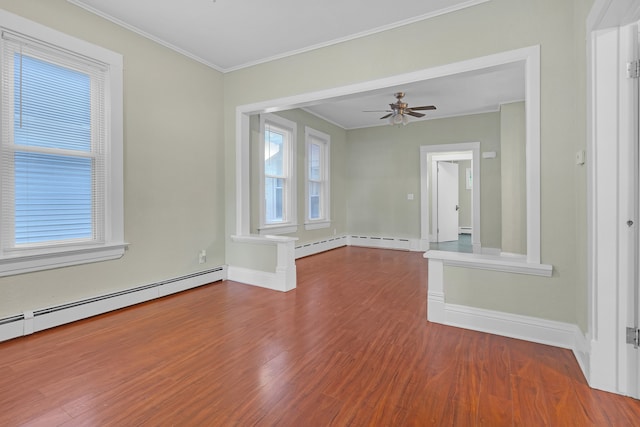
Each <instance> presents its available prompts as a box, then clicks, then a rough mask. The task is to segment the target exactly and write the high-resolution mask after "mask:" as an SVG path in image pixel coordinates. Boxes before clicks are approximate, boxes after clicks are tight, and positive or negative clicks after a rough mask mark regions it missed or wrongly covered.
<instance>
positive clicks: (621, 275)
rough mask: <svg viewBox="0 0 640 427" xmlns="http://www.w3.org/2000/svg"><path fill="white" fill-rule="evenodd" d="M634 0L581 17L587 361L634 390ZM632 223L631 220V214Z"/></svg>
mask: <svg viewBox="0 0 640 427" xmlns="http://www.w3.org/2000/svg"><path fill="white" fill-rule="evenodd" d="M639 19H640V0H618V1H615V2H614V1H612V0H596V2H595V3H594V5H593V7H592V9H591V12H590V14H589V18H588V20H587V61H588V64H587V65H588V66H587V83H588V84H587V111H588V114H587V205H588V209H587V266H588V267H587V268H588V270H587V286H588V298H589V300H588V331H587V336H586V338H587V340H588V345H589V361H588V364H587V366H588V369H586V372H585V375H586V377H587V379H588V381H589V385H590V386H591V387H593V388H597V389H601V390H606V391H610V392H613V393H619V394H625V395H632V396H636V397H638V383H637V382H638V381H637V372H636V369H637V354H636V353H634V352H633V351H631V350H630V349H629V346H628V345H627V344H626V327H627V326H631V325H629V324H628V321H629V319H630V317H631V315H632V313H630V308H631V306H632V305H630V301H632V300H633V288H632V280H633V279H632V275H630V273H631V272H632V271H633V268H634V265H633V264H634V263H635V262H636V260H637V254H633V253H631V254H629V249H630V248H631V247H632V246H631V245H632V242H633V236H634V233H636V232H637V230H631V229H629V227H627V225H626V221H627V220H628V219H630V218H632V217H633V215H634V214H633V210H634V209H635V207H634V206H633V202H632V199H633V197H629V196H630V194H629V191H633V190H632V189H630V188H629V187H630V186H629V185H628V183H629V182H630V181H631V180H632V179H633V176H634V166H633V165H632V164H631V165H630V163H629V160H630V159H631V158H632V152H633V150H632V148H633V143H634V142H633V141H634V137H635V130H634V126H635V124H634V123H635V122H636V121H637V120H638V118H637V114H636V117H633V115H634V114H635V113H634V112H635V107H634V106H633V101H632V98H633V94H632V92H631V91H632V89H633V85H634V82H633V81H631V80H630V79H628V78H627V77H626V62H629V61H631V60H633V59H636V58H634V56H635V52H633V48H632V45H633V43H632V40H633V38H634V37H635V34H633V32H634V31H635V30H634V29H633V28H631V27H630V25H629V24H630V23H633V22H636V21H638V20H639ZM635 222H636V224H637V222H638V221H637V220H636V221H635Z"/></svg>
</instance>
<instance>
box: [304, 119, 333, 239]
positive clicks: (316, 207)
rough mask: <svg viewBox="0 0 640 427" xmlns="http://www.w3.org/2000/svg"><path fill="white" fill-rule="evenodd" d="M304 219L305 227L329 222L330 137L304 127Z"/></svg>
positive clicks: (323, 225) (324, 225)
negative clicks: (305, 181)
mask: <svg viewBox="0 0 640 427" xmlns="http://www.w3.org/2000/svg"><path fill="white" fill-rule="evenodd" d="M305 142H306V180H307V185H306V220H305V229H307V230H310V229H316V228H326V227H328V226H329V224H330V221H331V220H330V204H329V202H330V182H329V148H330V145H331V137H330V136H329V135H327V134H325V133H323V132H320V131H317V130H315V129H312V128H310V127H306V128H305Z"/></svg>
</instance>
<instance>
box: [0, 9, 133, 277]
mask: <svg viewBox="0 0 640 427" xmlns="http://www.w3.org/2000/svg"><path fill="white" fill-rule="evenodd" d="M0 31H9V32H12V33H18V34H21V35H22V36H25V37H28V38H30V39H33V40H35V41H36V42H38V43H42V44H45V45H48V46H49V47H52V48H54V49H60V50H61V51H65V52H67V53H72V54H74V55H78V56H80V57H83V58H87V59H89V60H91V61H95V62H98V63H101V64H103V65H104V66H105V69H106V71H105V94H104V105H103V107H104V112H105V118H104V119H105V124H106V126H105V134H106V135H105V152H106V157H105V168H104V169H105V172H104V177H103V179H104V187H105V192H104V193H105V200H104V212H103V215H104V218H105V219H104V229H103V230H101V231H102V232H103V233H104V238H103V239H102V240H101V241H92V242H84V243H82V244H70V245H63V246H36V247H28V248H24V249H16V248H12V246H14V245H13V243H12V242H9V243H8V242H7V240H6V239H9V238H11V239H12V238H13V236H4V235H0V276H9V275H14V274H20V273H27V272H32V271H38V270H45V269H51V268H58V267H64V266H70V265H78V264H85V263H90V262H97V261H105V260H111V259H117V258H120V257H121V256H122V255H123V254H124V251H125V249H126V246H127V243H125V242H124V212H123V206H124V203H123V162H122V153H123V149H122V139H123V136H122V135H123V132H122V123H123V120H122V117H123V108H122V90H123V84H122V55H120V54H118V53H115V52H112V51H110V50H107V49H104V48H102V47H99V46H96V45H93V44H91V43H88V42H85V41H84V40H80V39H77V38H75V37H71V36H69V35H66V34H64V33H61V32H59V31H56V30H53V29H51V28H48V27H45V26H43V25H41V24H38V23H36V22H33V21H30V20H27V19H24V18H22V17H19V16H17V15H14V14H11V13H9V12H6V11H4V10H0ZM6 84H7V82H3V86H2V87H6ZM4 200H5V198H3V197H2V195H1V194H0V203H2V202H3V201H4ZM9 208H10V209H12V207H9ZM6 220H7V219H6V218H4V217H3V218H1V219H0V221H6Z"/></svg>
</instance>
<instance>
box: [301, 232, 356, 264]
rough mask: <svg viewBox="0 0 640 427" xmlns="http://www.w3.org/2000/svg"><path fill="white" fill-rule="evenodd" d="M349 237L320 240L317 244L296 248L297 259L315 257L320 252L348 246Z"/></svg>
mask: <svg viewBox="0 0 640 427" xmlns="http://www.w3.org/2000/svg"><path fill="white" fill-rule="evenodd" d="M347 244H348V243H347V236H336V237H331V238H329V239H324V240H318V241H317V242H310V243H305V244H302V245H299V246H296V247H295V257H296V259H298V258H302V257H306V256H309V255H315V254H317V253H320V252H325V251H330V250H331V249H336V248H340V247H342V246H347Z"/></svg>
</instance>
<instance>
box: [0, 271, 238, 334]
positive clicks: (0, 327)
mask: <svg viewBox="0 0 640 427" xmlns="http://www.w3.org/2000/svg"><path fill="white" fill-rule="evenodd" d="M226 275H227V272H226V267H224V266H223V267H217V268H214V269H211V270H207V271H204V272H200V273H194V274H189V275H187V276H183V277H178V278H174V279H169V280H165V281H163V282H158V283H153V284H149V285H143V286H139V287H136V288H131V289H127V290H123V291H120V292H114V293H111V294H106V295H99V296H96V297H93V298H88V299H84V300H79V301H74V302H69V303H66V304H61V305H59V306H54V307H46V308H42V309H38V310H34V311H27V312H24V313H22V314H19V315H16V316H12V317H8V318H5V319H0V341H6V340H9V339H12V338H17V337H20V336H23V335H29V334H32V333H34V332H39V331H43V330H45V329H49V328H53V327H56V326H60V325H63V324H66V323H71V322H75V321H77V320H82V319H86V318H88V317H93V316H96V315H99V314H103V313H107V312H109V311H113V310H118V309H121V308H124V307H128V306H131V305H135V304H139V303H142V302H146V301H150V300H153V299H156V298H161V297H164V296H167V295H170V294H173V293H176V292H181V291H184V290H187V289H191V288H196V287H198V286H202V285H206V284H209V283H212V282H217V281H220V280H224V279H226Z"/></svg>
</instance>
